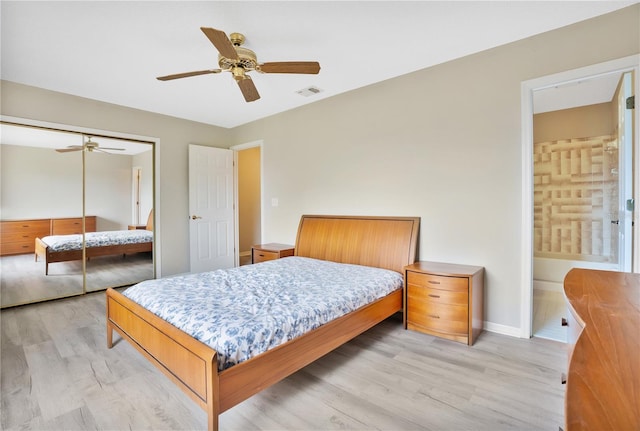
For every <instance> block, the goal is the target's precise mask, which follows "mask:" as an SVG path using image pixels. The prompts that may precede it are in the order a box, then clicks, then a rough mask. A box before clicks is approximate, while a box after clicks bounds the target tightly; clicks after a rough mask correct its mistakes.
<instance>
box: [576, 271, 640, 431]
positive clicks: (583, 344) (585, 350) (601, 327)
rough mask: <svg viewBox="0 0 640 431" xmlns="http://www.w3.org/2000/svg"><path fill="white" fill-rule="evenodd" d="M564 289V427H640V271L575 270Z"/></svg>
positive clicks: (611, 428)
mask: <svg viewBox="0 0 640 431" xmlns="http://www.w3.org/2000/svg"><path fill="white" fill-rule="evenodd" d="M564 294H565V297H566V299H567V303H568V307H567V308H568V311H569V313H568V316H567V319H566V322H565V323H566V324H567V325H568V337H567V339H568V343H569V362H568V367H569V368H568V373H567V380H566V383H567V388H566V396H565V397H566V398H565V427H564V430H565V431H576V430H594V431H595V430H598V431H600V430H617V431H622V430H640V274H629V273H621V272H610V271H598V270H589V269H572V270H571V271H569V273H568V274H567V276H566V277H565V280H564Z"/></svg>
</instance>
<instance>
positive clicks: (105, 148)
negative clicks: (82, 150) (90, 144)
mask: <svg viewBox="0 0 640 431" xmlns="http://www.w3.org/2000/svg"><path fill="white" fill-rule="evenodd" d="M97 149H100V150H109V151H124V148H113V147H99V148H96V150H97Z"/></svg>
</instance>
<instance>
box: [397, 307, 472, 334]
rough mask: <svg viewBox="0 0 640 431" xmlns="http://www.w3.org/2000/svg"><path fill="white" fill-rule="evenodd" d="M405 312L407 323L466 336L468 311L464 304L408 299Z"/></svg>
mask: <svg viewBox="0 0 640 431" xmlns="http://www.w3.org/2000/svg"><path fill="white" fill-rule="evenodd" d="M407 313H408V315H407V321H408V323H409V324H413V325H418V326H420V327H423V328H425V329H429V330H432V331H436V332H444V333H448V334H458V335H461V336H466V335H467V332H468V330H469V321H468V318H469V311H468V307H467V306H466V305H448V304H438V303H434V302H432V301H416V300H413V301H412V300H409V302H408V304H407Z"/></svg>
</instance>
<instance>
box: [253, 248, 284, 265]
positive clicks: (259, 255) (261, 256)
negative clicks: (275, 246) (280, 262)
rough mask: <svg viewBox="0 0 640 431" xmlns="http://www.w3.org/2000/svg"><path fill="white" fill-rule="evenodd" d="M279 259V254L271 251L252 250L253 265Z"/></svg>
mask: <svg viewBox="0 0 640 431" xmlns="http://www.w3.org/2000/svg"><path fill="white" fill-rule="evenodd" d="M279 257H280V253H277V252H273V251H264V250H254V251H253V263H260V262H266V261H268V260H275V259H278V258H279Z"/></svg>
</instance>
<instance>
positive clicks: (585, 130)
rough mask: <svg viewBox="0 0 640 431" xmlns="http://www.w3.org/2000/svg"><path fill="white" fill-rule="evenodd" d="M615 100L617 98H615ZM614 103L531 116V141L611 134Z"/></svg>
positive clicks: (612, 131)
mask: <svg viewBox="0 0 640 431" xmlns="http://www.w3.org/2000/svg"><path fill="white" fill-rule="evenodd" d="M616 100H617V99H616ZM616 106H617V104H616V103H599V104H597V105H590V106H581V107H579V108H572V109H563V110H561V111H553V112H545V113H542V114H536V115H534V116H533V142H534V143H538V142H549V141H557V140H560V139H571V138H586V137H589V136H602V135H612V134H614V131H615V128H616V127H615V123H614V121H613V120H614V112H617V110H616Z"/></svg>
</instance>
